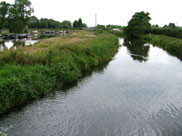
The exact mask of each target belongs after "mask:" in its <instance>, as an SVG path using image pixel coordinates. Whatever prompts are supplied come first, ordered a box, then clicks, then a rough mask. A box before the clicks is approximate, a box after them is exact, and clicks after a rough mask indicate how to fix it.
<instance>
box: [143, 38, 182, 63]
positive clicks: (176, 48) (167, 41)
mask: <svg viewBox="0 0 182 136" xmlns="http://www.w3.org/2000/svg"><path fill="white" fill-rule="evenodd" d="M143 38H144V39H145V40H146V41H147V42H149V43H151V44H153V45H154V46H157V47H160V48H162V49H164V50H166V51H167V52H168V53H169V54H171V55H173V56H176V57H178V58H179V59H180V60H182V40H181V39H176V38H172V37H168V36H164V35H145V36H144V37H143Z"/></svg>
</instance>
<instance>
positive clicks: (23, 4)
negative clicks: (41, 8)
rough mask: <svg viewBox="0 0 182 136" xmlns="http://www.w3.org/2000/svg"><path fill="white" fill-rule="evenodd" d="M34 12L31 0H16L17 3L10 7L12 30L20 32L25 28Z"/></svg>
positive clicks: (9, 18)
mask: <svg viewBox="0 0 182 136" xmlns="http://www.w3.org/2000/svg"><path fill="white" fill-rule="evenodd" d="M32 12H33V8H32V7H31V2H30V1H29V0H15V4H14V5H12V6H11V8H10V9H9V16H8V20H9V25H10V31H11V32H15V33H20V32H22V31H23V30H25V28H26V26H27V25H28V20H29V17H30V16H31V14H32Z"/></svg>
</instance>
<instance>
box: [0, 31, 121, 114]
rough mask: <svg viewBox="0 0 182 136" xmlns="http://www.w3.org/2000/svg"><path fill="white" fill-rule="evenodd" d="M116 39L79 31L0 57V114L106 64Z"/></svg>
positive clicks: (6, 52)
mask: <svg viewBox="0 0 182 136" xmlns="http://www.w3.org/2000/svg"><path fill="white" fill-rule="evenodd" d="M118 46H119V43H118V38H117V37H116V36H114V35H113V34H110V33H102V34H97V35H95V34H94V33H91V32H86V31H81V32H78V33H72V34H69V35H67V36H64V37H56V38H50V39H44V40H41V41H39V42H38V43H36V44H35V45H33V46H28V47H23V48H20V49H18V50H16V51H14V50H10V51H5V52H2V53H1V54H0V113H1V114H2V113H4V112H6V111H7V110H10V109H11V108H13V107H16V106H19V105H22V104H24V103H26V102H27V101H30V100H33V99H36V98H38V97H41V96H44V95H46V94H47V93H49V92H50V91H52V90H53V89H54V88H55V87H61V86H63V85H64V84H67V83H71V82H75V81H77V80H78V79H79V78H80V77H82V75H83V74H84V73H85V72H86V71H89V70H91V69H92V67H94V66H97V65H100V64H103V63H105V62H108V61H109V60H111V59H112V56H113V55H114V54H115V53H116V51H117V49H118Z"/></svg>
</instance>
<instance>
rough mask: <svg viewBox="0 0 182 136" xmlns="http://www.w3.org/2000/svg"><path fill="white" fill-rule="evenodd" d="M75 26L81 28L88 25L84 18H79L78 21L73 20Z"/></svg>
mask: <svg viewBox="0 0 182 136" xmlns="http://www.w3.org/2000/svg"><path fill="white" fill-rule="evenodd" d="M73 27H74V28H79V29H81V28H86V27H87V25H86V24H85V23H83V22H82V19H81V18H79V19H78V21H77V20H75V21H74V22H73Z"/></svg>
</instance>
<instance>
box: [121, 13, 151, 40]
mask: <svg viewBox="0 0 182 136" xmlns="http://www.w3.org/2000/svg"><path fill="white" fill-rule="evenodd" d="M149 15H150V14H149V13H148V12H146V13H145V12H143V11H142V12H137V13H135V14H134V15H133V16H132V19H131V20H130V21H129V22H128V26H127V27H125V28H124V34H125V36H126V38H128V39H139V38H141V36H142V35H143V34H146V33H149V31H150V28H151V24H150V22H149V21H150V19H151V18H150V16H149Z"/></svg>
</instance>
